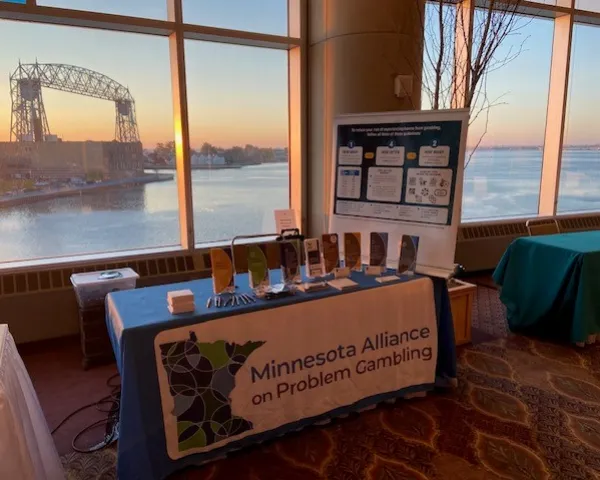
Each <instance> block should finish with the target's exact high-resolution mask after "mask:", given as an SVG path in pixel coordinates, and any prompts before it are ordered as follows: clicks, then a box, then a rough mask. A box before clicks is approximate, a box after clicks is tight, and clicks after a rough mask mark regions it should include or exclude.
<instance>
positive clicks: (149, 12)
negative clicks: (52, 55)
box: [23, 0, 167, 20]
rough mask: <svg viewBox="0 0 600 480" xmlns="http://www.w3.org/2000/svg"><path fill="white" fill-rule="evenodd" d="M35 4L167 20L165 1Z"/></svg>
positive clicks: (41, 1) (77, 0)
mask: <svg viewBox="0 0 600 480" xmlns="http://www.w3.org/2000/svg"><path fill="white" fill-rule="evenodd" d="M23 3H24V2H23ZM37 4H38V5H41V6H46V7H59V8H68V9H75V10H86V11H90V12H101V13H112V14H116V15H127V16H130V17H144V18H153V19H158V20H166V19H167V0H100V1H99V0H37Z"/></svg>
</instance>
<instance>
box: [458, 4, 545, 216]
mask: <svg viewBox="0 0 600 480" xmlns="http://www.w3.org/2000/svg"><path fill="white" fill-rule="evenodd" d="M477 15H481V12H479V11H476V16H477ZM477 24H478V22H477V19H476V21H475V25H476V27H475V33H474V38H475V45H477V38H478V32H477ZM479 38H480V37H479ZM552 39H553V23H552V21H551V20H544V19H538V18H529V17H522V18H521V19H520V23H519V28H518V30H517V31H516V32H515V33H514V34H513V35H511V36H509V37H507V39H506V40H505V42H504V43H503V44H502V45H501V46H500V48H499V49H498V52H497V53H496V59H497V60H498V61H503V59H507V58H508V59H510V58H513V57H514V59H513V60H512V61H510V62H508V63H506V64H505V65H503V66H500V67H499V68H497V69H495V70H493V71H491V72H490V73H489V75H488V77H487V79H485V80H484V89H483V91H482V95H480V96H479V98H478V100H477V102H476V103H475V106H474V107H473V108H472V114H471V126H470V128H469V137H468V141H467V150H468V151H467V156H466V168H465V181H464V192H463V205H462V220H463V221H471V220H489V219H494V218H501V217H504V218H506V217H516V216H532V215H537V212H538V203H539V192H540V182H541V168H542V154H543V143H544V134H545V124H546V109H547V102H548V87H549V80H550V63H551V54H552ZM521 45H523V50H522V51H521V53H520V54H518V55H516V53H517V52H519V49H520V48H521ZM474 50H476V49H474Z"/></svg>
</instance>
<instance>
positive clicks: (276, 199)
mask: <svg viewBox="0 0 600 480" xmlns="http://www.w3.org/2000/svg"><path fill="white" fill-rule="evenodd" d="M165 173H174V172H172V171H171V172H167V171H166V172H165ZM288 178H289V177H288V166H287V164H265V165H257V166H250V167H244V168H240V169H227V170H211V171H209V170H195V171H194V172H193V173H192V190H193V201H194V225H195V231H196V232H195V233H196V241H197V242H207V241H216V240H223V239H230V238H231V237H233V236H234V235H237V234H242V233H250V234H252V233H261V232H272V231H273V230H274V228H275V222H274V219H273V210H274V209H276V208H288V204H289V193H288V192H289V187H288ZM179 235H180V233H179V214H178V201H177V187H176V181H175V180H173V181H170V182H158V183H150V184H146V185H142V186H135V187H126V188H120V189H115V190H105V191H97V192H90V193H86V194H84V195H81V196H76V197H66V198H57V199H53V200H47V201H42V202H35V203H31V204H28V205H22V206H18V207H11V208H8V209H5V210H0V242H1V243H0V262H6V261H12V260H24V259H32V258H43V257H55V256H64V255H74V254H82V253H95V252H107V251H117V250H130V249H139V248H149V247H164V246H169V245H179V241H180V236H179Z"/></svg>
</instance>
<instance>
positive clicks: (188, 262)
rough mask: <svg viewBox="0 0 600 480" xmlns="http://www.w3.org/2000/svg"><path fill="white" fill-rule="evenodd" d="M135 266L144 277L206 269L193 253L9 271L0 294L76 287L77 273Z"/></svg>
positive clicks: (2, 279) (0, 278)
mask: <svg viewBox="0 0 600 480" xmlns="http://www.w3.org/2000/svg"><path fill="white" fill-rule="evenodd" d="M127 267H129V268H132V269H133V270H135V271H136V272H137V273H138V274H139V275H140V278H141V279H144V278H151V277H163V276H169V275H176V274H186V273H194V272H201V271H203V270H204V268H205V267H204V263H203V261H202V256H198V258H197V259H196V261H195V258H194V257H193V256H192V255H179V256H172V257H159V258H150V259H144V260H133V261H127V262H119V263H96V264H93V265H85V266H81V267H74V268H57V269H51V270H44V271H38V272H27V273H16V274H6V275H1V276H0V295H20V294H26V293H32V292H39V291H51V290H62V289H70V288H73V287H72V285H71V280H70V278H71V275H72V274H74V273H83V272H94V271H100V270H115V269H117V268H127Z"/></svg>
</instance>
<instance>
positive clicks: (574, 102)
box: [558, 25, 600, 213]
mask: <svg viewBox="0 0 600 480" xmlns="http://www.w3.org/2000/svg"><path fill="white" fill-rule="evenodd" d="M599 41H600V28H599V27H592V26H587V25H575V29H574V32H573V48H572V52H571V78H570V80H569V99H568V108H567V119H566V122H567V123H566V128H565V138H564V147H563V156H562V167H561V174H560V189H559V196H558V211H559V212H561V213H566V212H574V211H588V210H600V135H599V134H598V128H597V125H598V115H597V110H598V107H599V106H600V92H599V91H598V86H597V84H598V78H599V76H600V67H599V65H598V62H597V61H596V58H597V56H598V53H597V50H598V47H597V46H598V42H599Z"/></svg>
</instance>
